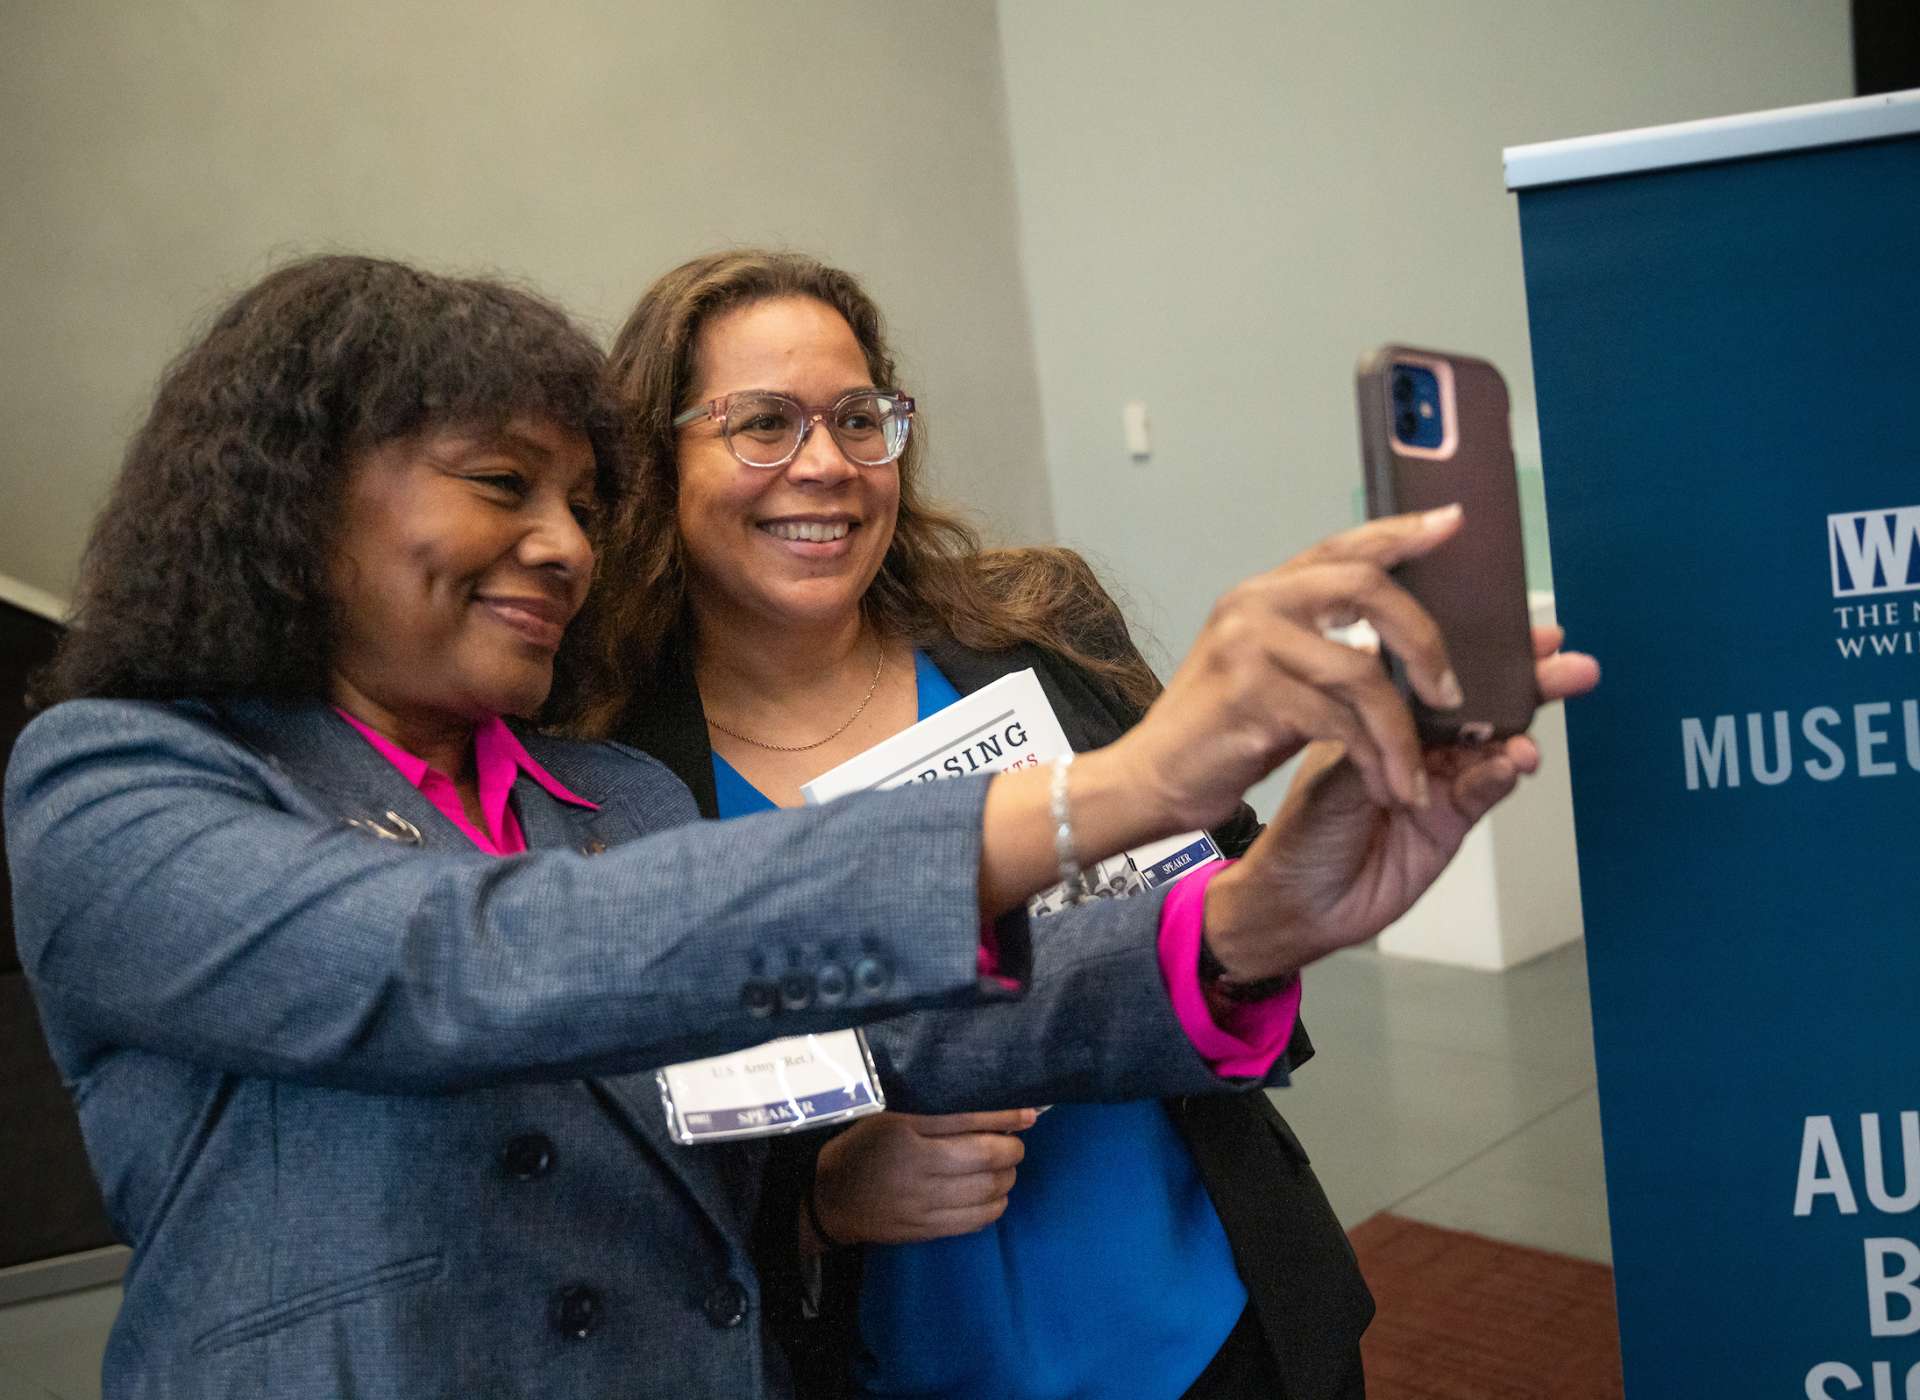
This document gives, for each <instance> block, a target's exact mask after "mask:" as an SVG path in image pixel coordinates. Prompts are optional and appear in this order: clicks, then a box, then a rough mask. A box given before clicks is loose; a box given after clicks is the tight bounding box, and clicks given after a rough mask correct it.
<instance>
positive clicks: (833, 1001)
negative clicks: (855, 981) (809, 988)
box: [813, 962, 848, 1006]
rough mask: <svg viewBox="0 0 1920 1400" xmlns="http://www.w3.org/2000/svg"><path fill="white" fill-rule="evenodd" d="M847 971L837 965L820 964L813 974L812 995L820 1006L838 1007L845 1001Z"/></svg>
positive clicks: (832, 963)
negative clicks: (817, 998) (816, 998)
mask: <svg viewBox="0 0 1920 1400" xmlns="http://www.w3.org/2000/svg"><path fill="white" fill-rule="evenodd" d="M847 986H848V983H847V970H846V969H845V968H844V967H842V966H840V964H839V963H836V962H830V963H821V964H820V970H819V971H818V972H816V973H814V974H813V993H814V995H815V996H817V997H819V998H820V1004H821V1005H822V1006H838V1005H839V1004H840V1003H841V1002H843V1001H845V1000H846V999H847Z"/></svg>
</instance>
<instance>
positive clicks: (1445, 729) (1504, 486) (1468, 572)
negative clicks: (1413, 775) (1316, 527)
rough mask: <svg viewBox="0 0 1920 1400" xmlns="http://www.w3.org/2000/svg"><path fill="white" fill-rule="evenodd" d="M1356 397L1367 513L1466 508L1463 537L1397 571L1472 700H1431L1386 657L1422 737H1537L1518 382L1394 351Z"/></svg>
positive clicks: (1459, 362) (1470, 363) (1432, 355)
mask: <svg viewBox="0 0 1920 1400" xmlns="http://www.w3.org/2000/svg"><path fill="white" fill-rule="evenodd" d="M1355 390H1356V393H1357V396H1358V399H1359V408H1360V451H1361V459H1362V462H1363V464H1364V467H1365V471H1366V487H1367V514H1368V515H1369V516H1370V517H1374V518H1378V517H1380V516H1383V515H1398V514H1401V513H1403V512H1407V511H1424V510H1432V509H1435V508H1436V507H1439V506H1445V505H1451V504H1453V503H1455V502H1458V503H1459V504H1460V505H1461V507H1462V508H1463V509H1464V511H1465V517H1466V518H1465V521H1464V523H1463V524H1462V526H1461V528H1460V532H1459V534H1457V535H1456V536H1455V537H1454V538H1453V539H1451V540H1449V541H1447V543H1446V544H1444V545H1442V546H1441V547H1440V548H1438V549H1436V550H1434V551H1433V552H1432V553H1431V554H1427V555H1425V556H1423V557H1421V558H1418V559H1410V560H1407V561H1406V562H1405V563H1403V564H1401V565H1399V566H1398V567H1397V568H1396V569H1395V570H1394V576H1395V578H1396V579H1397V580H1398V581H1399V583H1400V584H1401V586H1402V587H1404V588H1405V589H1406V590H1407V592H1408V593H1410V594H1412V595H1413V597H1414V598H1415V600H1416V601H1418V602H1419V603H1420V605H1421V606H1422V607H1424V608H1425V609H1426V610H1427V612H1428V613H1429V614H1431V615H1432V617H1433V620H1434V621H1435V622H1436V623H1438V624H1439V627H1440V632H1441V635H1442V636H1443V637H1445V639H1446V643H1447V651H1448V654H1449V655H1450V656H1451V658H1452V660H1453V668H1454V674H1455V676H1456V677H1457V678H1458V680H1459V682H1460V688H1461V691H1462V692H1463V694H1464V696H1465V700H1464V703H1462V704H1461V705H1460V706H1459V707H1458V708H1456V709H1452V710H1438V709H1434V708H1432V707H1430V706H1428V705H1426V704H1425V703H1423V702H1422V701H1421V700H1420V698H1419V697H1418V696H1417V695H1415V694H1414V693H1413V691H1412V690H1411V688H1409V687H1408V685H1407V683H1406V676H1405V672H1404V668H1403V667H1402V666H1401V664H1400V662H1399V660H1398V659H1397V658H1396V657H1394V656H1393V655H1392V653H1391V652H1390V651H1385V650H1383V652H1382V657H1383V659H1384V660H1385V661H1386V664H1387V665H1388V667H1389V669H1390V670H1391V671H1392V674H1393V677H1394V681H1395V684H1397V685H1398V686H1399V687H1400V690H1401V692H1402V694H1404V695H1405V696H1406V697H1407V703H1408V706H1409V707H1410V708H1411V709H1412V711H1413V717H1414V724H1415V727H1416V729H1417V730H1418V731H1419V734H1420V737H1421V740H1422V741H1423V742H1425V743H1427V744H1430V745H1443V744H1484V743H1487V742H1489V741H1491V740H1495V739H1503V738H1507V737H1509V736H1511V735H1515V734H1522V733H1525V732H1526V729H1527V726H1528V725H1529V724H1531V723H1532V721H1533V712H1534V709H1535V708H1536V707H1537V706H1538V704H1539V701H1540V692H1539V687H1538V684H1537V682H1536V680H1535V676H1534V651H1533V641H1532V631H1531V624H1530V618H1529V615H1528V610H1527V575H1526V555H1525V551H1524V547H1523V544H1522V541H1521V535H1520V492H1519V487H1518V484H1517V482H1516V480H1515V477H1514V464H1513V445H1512V442H1511V439H1510V437H1509V433H1508V423H1507V418H1508V399H1507V385H1506V381H1505V380H1504V379H1502V378H1501V377H1500V371H1499V370H1497V369H1495V368H1494V367H1493V366H1492V365H1491V364H1488V363H1487V362H1486V361H1485V360H1480V359H1475V358H1473V357H1472V356H1469V355H1454V354H1448V353H1446V352H1444V351H1438V350H1416V349H1413V348H1410V347H1408V346H1402V345H1387V346H1382V347H1381V348H1380V349H1378V350H1375V351H1374V352H1373V353H1372V354H1370V355H1368V356H1366V357H1365V358H1364V359H1363V360H1362V361H1361V362H1360V367H1359V371H1358V373H1357V375H1356V378H1355Z"/></svg>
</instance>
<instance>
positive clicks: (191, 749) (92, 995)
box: [6, 701, 1027, 1092]
mask: <svg viewBox="0 0 1920 1400" xmlns="http://www.w3.org/2000/svg"><path fill="white" fill-rule="evenodd" d="M607 755H608V760H607V761H609V762H620V763H631V764H641V763H642V762H643V760H640V759H638V758H634V757H619V756H616V755H615V753H614V751H613V750H612V749H611V748H609V749H608V750H607ZM262 766H263V765H262V761H261V760H260V759H259V757H258V756H257V755H255V754H253V753H252V752H251V751H249V750H247V749H245V748H244V747H242V746H241V745H238V744H236V743H234V742H233V741H232V740H230V739H229V738H227V737H226V736H225V735H224V734H223V733H222V732H221V731H220V730H219V729H218V728H217V727H216V726H211V725H208V724H205V723H201V722H199V721H197V720H195V719H194V718H193V717H192V716H191V715H190V714H188V713H187V712H186V711H185V710H184V709H182V708H181V707H176V706H167V705H152V704H139V703H131V702H113V701H80V702H73V703H69V704H65V705H60V706H56V707H55V708H54V709H52V710H50V711H48V712H47V713H46V714H44V715H42V716H41V717H40V718H38V719H37V720H35V722H34V723H33V724H32V725H30V726H29V727H28V728H27V730H26V731H25V733H24V734H23V735H22V736H21V738H20V740H19V742H18V744H17V746H16V748H15V750H14V754H13V759H12V763H11V765H10V766H9V769H8V773H7V791H6V835H7V846H8V854H9V858H10V860H11V864H12V873H13V881H14V897H15V906H16V911H17V914H16V922H17V932H18V937H19V942H20V953H21V961H22V963H23V964H24V966H25V967H26V968H27V970H28V971H29V973H30V974H31V976H32V979H33V985H34V989H35V992H36V995H37V996H38V997H39V999H40V1002H41V1008H42V1011H43V1013H44V1017H45V1020H46V1022H47V1024H48V1027H49V1031H50V1033H51V1034H50V1038H51V1039H52V1040H53V1041H54V1048H55V1052H56V1055H57V1057H58V1058H60V1060H61V1063H62V1068H63V1070H64V1071H65V1072H66V1073H67V1075H68V1077H69V1078H78V1077H79V1076H80V1075H82V1074H83V1073H84V1072H85V1071H86V1070H87V1068H88V1067H89V1066H90V1065H91V1063H93V1062H94V1061H95V1060H97V1058H98V1057H99V1056H100V1055H102V1054H104V1053H106V1052H108V1051H110V1050H113V1049H116V1048H120V1047H129V1046H131V1047H138V1048H142V1049H146V1050H150V1051H154V1052H156V1053H159V1054H164V1055H168V1056H172V1057H176V1058H180V1059H184V1060H189V1061H192V1062H196V1063H200V1064H204V1065H208V1066H210V1067H213V1068H216V1069H220V1070H223V1071H227V1072H231V1073H236V1074H245V1075H265V1076H271V1077H278V1078H286V1079H294V1080H301V1081H306V1082H312V1083H321V1084H328V1085H334V1086H340V1087H348V1088H356V1089H364V1090H370V1091H376V1092H439V1091H447V1090H457V1089H464V1088H469V1087H475V1086H479V1085H484V1084H488V1083H492V1082H501V1081H506V1080H512V1079H521V1078H556V1077H569V1076H574V1075H579V1074H582V1073H613V1072H624V1071H632V1070H638V1069H643V1068H645V1067H648V1066H651V1065H657V1064H661V1063H666V1062H671V1061H675V1060H681V1059H687V1058H692V1057H697V1056H704V1055H711V1054H717V1053H721V1052H723V1051H727V1050H731V1049H737V1048H740V1047H743V1046H747V1045H752V1044H755V1043H758V1042H760V1041H764V1040H766V1039H768V1038H770V1037H772V1036H775V1035H791V1034H797V1033H804V1032H807V1031H815V1030H825V1029H830V1028H834V1027H839V1026H844V1025H849V1024H854V1023H858V1022H864V1021H869V1020H872V1019H874V1018H876V1017H880V1016H886V1015H890V1014H897V1013H899V1012H901V1011H903V1010H907V1009H911V1008H914V1007H922V1006H932V1005H942V1004H952V1003H956V1002H968V1001H973V1000H978V999H983V998H988V997H991V995H993V992H992V990H991V989H990V986H989V984H988V982H987V980H986V979H982V978H980V977H979V975H978V972H977V968H976V954H977V949H978V946H979V912H978V908H977V904H976V897H977V896H976V882H977V878H978V868H979V860H980V821H981V809H982V805H983V802H984V798H985V791H986V788H985V783H984V782H977V781H954V782H949V783H940V784H932V785H926V786H921V787H916V788H915V789H913V790H912V791H911V792H904V793H881V794H874V795H872V796H861V797H855V798H850V799H848V800H847V801H844V802H836V803H833V804H831V805H830V806H826V807H821V808H817V809H814V810H811V811H807V812H799V813H779V814H771V815H769V816H767V817H765V818H747V819H744V820H741V821H738V822H731V823H727V824H725V825H716V824H714V823H709V822H700V821H696V820H694V815H695V814H694V810H693V806H692V802H691V799H689V798H688V797H687V796H686V793H685V790H684V789H683V788H681V787H680V786H679V785H678V784H676V783H672V782H671V780H670V779H668V778H667V777H666V775H665V774H664V773H661V774H659V779H660V781H659V784H658V786H657V794H656V795H657V797H658V799H659V806H660V808H661V810H660V811H659V812H658V813H657V816H656V817H655V819H654V822H653V824H655V825H663V826H670V829H667V830H658V831H655V832H654V833H653V834H651V835H647V836H644V837H642V838H640V839H638V840H635V841H633V842H630V843H628V844H626V845H622V846H618V847H616V848H615V849H613V850H611V851H608V852H607V853H606V854H604V855H598V856H591V857H590V856H588V855H585V854H582V853H577V852H573V851H565V850H542V851H535V852H530V853H527V854H525V855H521V856H515V857H510V858H506V859H499V858H496V857H492V856H487V855H483V854H481V853H480V852H478V851H472V852H466V851H445V852H441V851H435V850H416V849H409V848H402V847H399V846H397V845H394V844H392V843H388V842H383V841H380V840H377V839H373V838H371V837H369V836H367V835H366V834H364V833H362V832H359V831H355V830H353V829H351V828H350V827H348V826H346V825H345V824H344V823H341V822H337V821H326V820H319V819H316V818H314V817H312V816H307V815H295V814H294V813H292V812H290V811H288V810H286V808H285V806H284V805H283V800H282V799H280V798H278V797H276V795H275V793H274V790H273V788H272V785H271V783H270V781H269V778H268V775H267V774H265V773H263V772H262ZM646 766H647V767H648V768H650V769H651V765H646ZM654 771H656V772H657V771H658V770H654ZM674 823H679V824H678V825H672V824H674ZM1000 929H1001V938H1002V949H1003V953H1004V952H1006V951H1007V950H1008V949H1009V947H1011V949H1012V956H1013V958H1014V959H1015V961H1016V962H1017V963H1018V964H1020V966H1019V968H1018V970H1019V971H1020V972H1021V973H1022V974H1023V975H1025V973H1026V971H1027V968H1026V966H1025V962H1026V958H1027V941H1026V933H1025V918H1024V915H1014V916H1010V917H1009V918H1008V919H1007V920H1003V921H1002V923H1001V926H1000ZM1009 935H1011V940H1009ZM844 949H853V950H857V951H858V953H859V956H860V958H861V959H863V960H865V961H866V963H867V966H866V967H865V968H864V970H863V969H860V968H856V975H855V976H854V977H853V978H852V979H851V981H852V983H853V986H852V989H851V990H850V992H849V993H848V995H847V998H846V1000H845V1001H843V1002H841V1003H840V1004H839V1005H837V1006H832V1007H825V1006H821V1005H820V1004H819V1003H818V1002H817V1001H816V1002H815V1003H813V1004H812V1005H811V1006H809V1007H807V1008H806V1009H803V1010H780V1011H779V1013H778V1014H776V1015H771V1016H768V1015H764V1014H763V1015H756V1014H753V1013H754V1011H755V1010H764V1008H765V1006H766V1004H767V1003H766V998H765V997H764V996H759V997H755V996H753V995H749V993H750V992H751V991H752V990H753V984H754V983H755V980H756V979H757V978H762V979H763V978H764V977H765V975H766V974H765V968H766V967H767V966H768V964H769V961H770V960H773V959H780V960H781V962H780V964H779V965H781V966H782V967H783V970H784V969H800V970H807V969H809V968H815V967H818V966H819V965H820V964H821V963H822V961H823V959H824V958H826V957H827V956H829V955H830V954H831V953H832V952H833V951H834V950H844ZM840 956H843V957H844V956H847V955H846V954H845V953H841V954H840ZM863 984H864V985H863ZM759 985H760V988H761V989H762V990H763V991H767V990H773V988H771V987H770V986H769V985H768V984H767V983H766V982H765V981H761V982H760V984H759ZM748 1003H752V1004H751V1005H749V1004H748ZM776 1004H777V998H776Z"/></svg>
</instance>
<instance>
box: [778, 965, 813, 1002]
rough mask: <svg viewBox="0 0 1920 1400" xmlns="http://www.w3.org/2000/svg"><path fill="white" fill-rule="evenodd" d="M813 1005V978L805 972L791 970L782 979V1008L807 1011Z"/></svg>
mask: <svg viewBox="0 0 1920 1400" xmlns="http://www.w3.org/2000/svg"><path fill="white" fill-rule="evenodd" d="M812 1005H813V979H812V978H811V977H809V976H807V974H806V973H804V972H789V973H788V974H787V975H786V976H785V977H782V978H781V979H780V1008H781V1010H783V1011H805V1010H806V1009H807V1008H808V1007H809V1006H812Z"/></svg>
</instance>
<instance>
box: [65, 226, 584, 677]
mask: <svg viewBox="0 0 1920 1400" xmlns="http://www.w3.org/2000/svg"><path fill="white" fill-rule="evenodd" d="M604 364H605V356H604V355H603V354H602V353H601V351H600V348H599V346H597V345H596V344H595V343H594V342H593V340H592V339H591V338H589V337H588V336H587V335H586V334H585V333H584V332H582V331H581V330H579V329H578V328H577V327H575V326H574V325H573V323H572V322H571V321H569V320H568V319H567V317H566V315H565V313H564V312H562V311H561V310H560V309H559V308H558V307H556V306H554V305H553V304H552V303H550V302H548V301H546V300H544V299H542V298H540V297H538V296H535V295H534V294H533V293H531V292H528V291H524V290H522V289H520V288H517V287H513V286H509V285H506V284H504V283H501V282H497V281H490V280H485V279H478V278H455V277H442V276H437V275H435V274H433V273H429V272H422V271H420V270H418V269H416V268H412V267H408V266H406V265H404V264H401V263H397V262H388V261H385V260H382V259H378V258H366V257H347V256H327V257H316V258H309V259H306V260H303V261H300V262H296V263H293V264H291V265H289V266H286V267H283V268H280V269H279V270H278V271H276V272H273V273H271V274H269V275H268V276H267V277H266V278H264V279H263V280H261V281H260V282H258V283H256V284H255V285H254V286H253V287H251V288H249V289H248V290H247V291H245V292H243V293H241V294H240V296H238V297H237V298H235V300H234V301H233V302H232V303H231V304H230V305H229V306H227V307H226V309H225V310H223V311H221V312H220V313H219V314H218V315H217V316H216V317H215V318H214V320H213V322H212V324H211V325H210V326H209V327H208V328H207V329H206V331H205V332H204V333H203V334H202V335H201V336H200V338H199V339H198V340H197V341H196V342H195V343H194V344H193V345H191V346H190V347H189V348H188V349H187V350H186V351H185V352H184V353H183V354H182V355H181V356H180V357H179V358H178V359H176V360H175V361H174V362H173V364H172V365H171V366H170V367H169V368H168V369H167V371H166V372H165V374H164V375H163V377H162V378H161V381H160V390H159V393H158V395H157V396H156V397H155V400H154V404H153V409H152V411H151V412H150V413H149V414H148V415H147V419H146V422H145V423H143V424H142V425H141V427H140V429H139V431H138V432H136V433H135V434H134V436H133V439H132V441H131V442H130V443H129V444H128V447H127V453H126V458H125V460H124V462H123V464H122V466H121V469H120V475H119V478H118V479H117V480H116V481H115V483H114V486H113V490H112V494H111V495H110V496H109V498H108V500H107V504H106V507H105V508H104V509H103V510H102V511H101V513H100V515H99V517H98V519H97V520H96V521H95V523H94V527H93V533H92V535H91V537H90V538H89V540H88V543H87V547H86V553H85V555H84V557H83V560H82V564H81V575H80V585H79V591H78V597H77V599H76V606H75V613H74V617H73V622H72V627H71V630H70V631H69V632H68V634H67V637H66V639H65V641H64V643H63V645H62V646H61V648H60V651H59V653H58V655H57V656H56V657H55V658H54V660H53V662H52V663H51V665H50V666H49V668H48V669H47V671H46V672H45V673H44V674H43V675H42V676H41V677H40V678H39V680H38V684H37V685H36V687H35V692H36V693H35V696H34V699H35V702H36V703H37V704H40V705H46V704H51V703H53V702H55V701H58V700H67V699H74V698H78V697H81V696H120V697H128V698H148V699H173V698H179V697H184V696H193V695H232V694H256V695H278V696H305V695H321V694H324V693H325V691H326V685H327V674H328V666H329V661H330V651H331V647H330V639H331V637H332V626H331V617H330V611H331V607H332V604H331V600H330V598H329V590H328V582H327V580H328V570H327V563H328V559H329V557H330V556H331V554H332V551H333V546H334V542H335V539H336V536H337V533H338V525H339V519H340V512H341V505H342V500H343V486H344V483H345V481H346V477H347V470H348V465H349V463H350V462H352V461H353V460H355V459H356V458H357V457H358V456H359V455H360V454H361V453H363V452H365V451H367V450H369V449H371V448H373V447H376V446H378V445H379V444H381V443H384V442H389V441H392V440H393V439H396V438H401V437H406V436H409V435H412V434H414V433H417V432H420V431H422V430H425V429H429V428H435V427H440V426H452V425H459V426H472V427H476V428H483V429H486V428H497V427H500V426H504V424H505V423H506V421H507V420H508V419H509V418H512V417H515V416H520V415H527V416H538V417H542V418H546V419H549V420H551V421H552V422H554V423H557V424H559V425H560V426H561V427H564V428H567V429H569V430H571V431H574V432H578V433H581V434H582V435H584V436H585V437H586V438H587V439H588V441H589V442H591V443H592V445H593V452H594V459H595V461H596V463H597V470H596V473H595V478H596V479H595V486H596V490H597V493H598V494H599V496H600V497H601V499H602V500H603V501H604V502H606V503H607V504H609V505H614V504H617V500H618V497H619V473H620V471H621V463H622V453H621V451H620V447H619V442H618V429H619V415H618V413H617V411H616V410H615V409H614V408H613V407H612V405H611V403H610V401H609V400H608V399H607V398H606V396H605V395H606V389H605V379H604V374H603V369H604ZM590 631H591V626H590V624H589V627H588V628H585V629H582V630H581V631H579V632H578V633H576V634H574V635H575V636H577V637H585V636H586V635H588V634H589V632H590ZM591 656H592V653H591V652H590V650H589V649H588V648H586V647H584V646H583V645H582V644H581V643H580V642H579V641H576V640H574V637H571V636H570V638H569V644H568V645H564V646H563V647H562V648H561V653H560V656H559V657H558V658H556V661H555V683H554V689H555V691H556V692H562V691H566V692H572V691H576V690H582V691H584V690H592V689H594V688H596V686H597V685H600V684H603V683H601V682H599V681H598V680H597V678H596V677H595V675H594V674H593V668H592V660H591Z"/></svg>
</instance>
